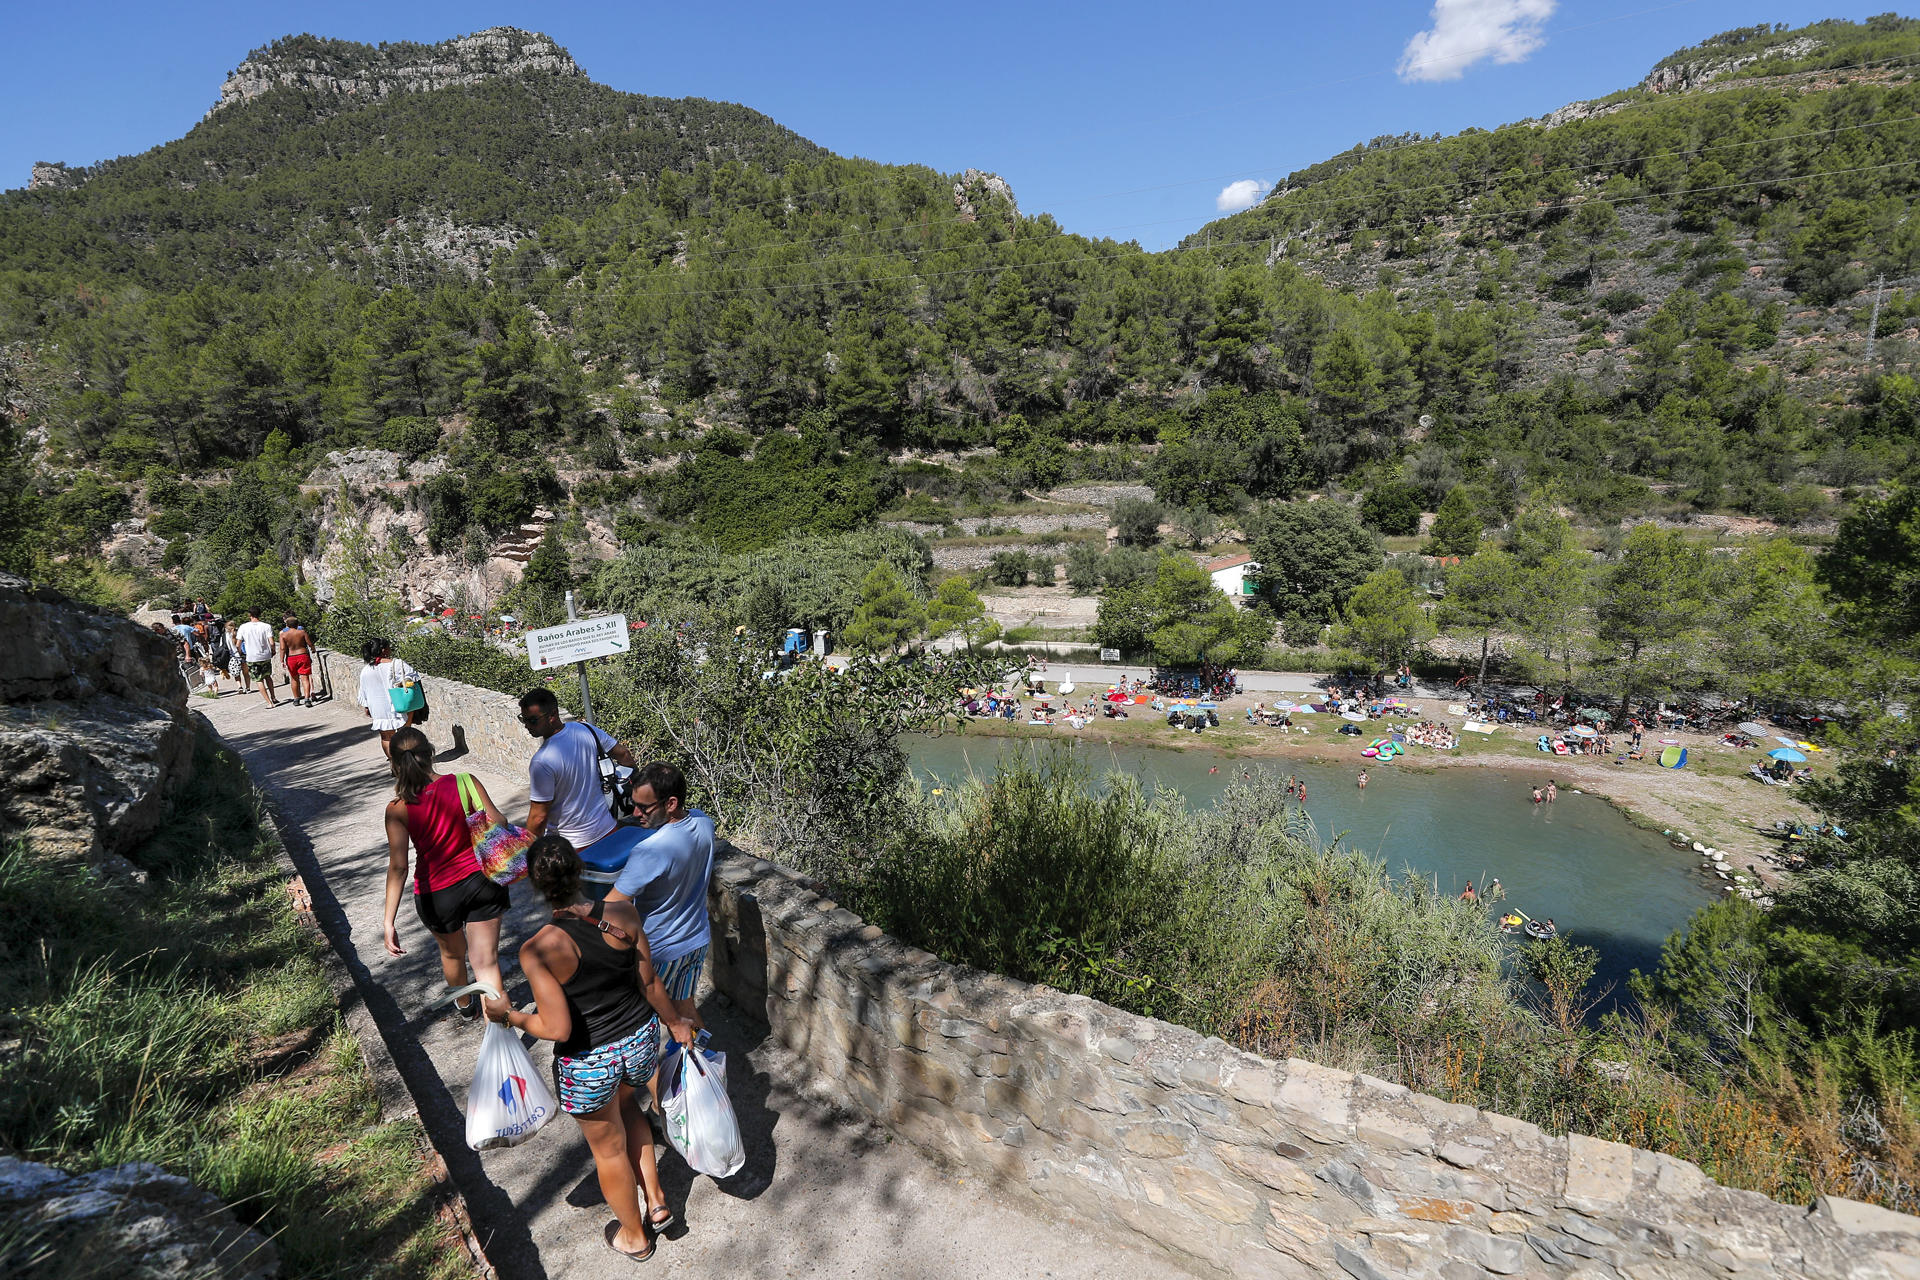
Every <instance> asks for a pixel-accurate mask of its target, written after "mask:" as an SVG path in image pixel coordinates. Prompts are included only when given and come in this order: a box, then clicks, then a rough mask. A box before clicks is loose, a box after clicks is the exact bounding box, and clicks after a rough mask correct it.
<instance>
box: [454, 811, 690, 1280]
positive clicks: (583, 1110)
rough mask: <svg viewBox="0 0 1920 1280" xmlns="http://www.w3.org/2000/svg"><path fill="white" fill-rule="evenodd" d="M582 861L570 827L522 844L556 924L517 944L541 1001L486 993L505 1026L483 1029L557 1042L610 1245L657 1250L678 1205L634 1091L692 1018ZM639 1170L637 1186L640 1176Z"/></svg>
mask: <svg viewBox="0 0 1920 1280" xmlns="http://www.w3.org/2000/svg"><path fill="white" fill-rule="evenodd" d="M580 872H581V865H580V857H579V855H578V854H576V853H575V852H574V850H573V846H572V845H571V844H569V843H567V841H566V838H565V837H563V836H551V835H550V836H542V837H541V838H540V839H538V840H536V841H534V842H533V846H532V847H531V848H529V849H528V850H527V877H528V879H529V880H531V881H532V883H533V887H534V888H536V889H538V890H539V891H540V894H541V896H542V897H544V898H545V899H546V900H547V904H548V905H549V906H551V907H552V908H553V923H552V924H550V925H548V926H547V927H546V928H544V929H542V930H540V932H538V933H536V934H534V935H533V936H532V937H531V938H528V939H527V940H526V941H525V942H524V943H522V944H521V946H520V970H521V972H522V973H524V974H526V976H527V983H528V985H530V986H531V987H532V988H533V997H534V1005H535V1008H534V1012H533V1013H531V1014H528V1013H521V1012H520V1011H518V1010H516V1009H515V1008H514V1007H513V1006H512V1005H510V1004H508V1003H507V1002H506V1001H505V1000H502V999H498V998H495V997H489V998H488V999H487V1000H486V1002H485V1007H486V1013H487V1017H488V1018H489V1019H491V1020H492V1021H493V1022H494V1023H496V1024H499V1026H497V1027H492V1028H489V1029H488V1034H489V1035H491V1034H492V1033H493V1032H494V1031H496V1030H499V1029H500V1028H501V1027H505V1028H509V1029H513V1030H521V1031H526V1032H528V1033H529V1034H531V1035H532V1036H534V1037H535V1038H537V1039H540V1040H552V1041H554V1047H553V1076H554V1083H555V1085H556V1086H558V1092H559V1094H560V1109H561V1110H563V1111H565V1112H566V1113H567V1114H568V1115H570V1116H572V1117H573V1118H574V1119H575V1120H577V1121H579V1123H580V1132H581V1133H582V1134H583V1135H584V1136H585V1137H586V1140H587V1145H588V1146H589V1147H591V1148H592V1149H593V1163H594V1167H595V1169H596V1170H597V1171H598V1173H599V1175H600V1190H601V1193H602V1194H603V1195H605V1196H606V1198H607V1204H608V1205H609V1206H610V1207H611V1208H612V1209H613V1212H614V1215H615V1217H616V1218H617V1219H618V1221H616V1222H609V1223H608V1224H607V1227H606V1232H605V1236H606V1241H607V1247H608V1248H610V1249H612V1250H613V1251H614V1252H616V1253H619V1254H622V1255H624V1256H626V1257H630V1258H634V1259H644V1258H649V1257H651V1256H653V1249H654V1242H653V1238H652V1237H653V1235H654V1234H657V1233H658V1232H660V1231H663V1230H665V1229H666V1228H667V1227H670V1226H672V1225H673V1210H672V1209H670V1208H668V1206H667V1194H666V1190H665V1189H664V1188H663V1187H662V1186H661V1185H660V1173H659V1168H658V1166H657V1164H656V1163H655V1161H654V1153H653V1128H652V1126H651V1125H649V1124H648V1123H647V1117H646V1115H645V1114H644V1113H643V1112H642V1111H641V1110H640V1105H639V1103H638V1102H637V1101H636V1100H635V1098H634V1090H635V1089H644V1088H646V1085H647V1081H648V1080H650V1079H652V1078H653V1073H654V1068H655V1065H656V1054H657V1052H658V1049H659V1043H660V1032H659V1024H660V1023H661V1022H664V1023H665V1024H666V1026H667V1029H668V1030H669V1031H670V1032H671V1033H672V1034H673V1038H674V1039H675V1040H676V1041H678V1042H679V1043H681V1044H691V1043H693V1034H694V1033H693V1023H692V1022H690V1021H688V1020H687V1019H686V1018H683V1017H681V1016H680V1014H679V1013H678V1012H677V1011H676V1010H675V1009H674V1007H673V1001H672V1000H671V999H670V998H669V997H668V995H667V991H666V988H665V987H663V986H662V985H661V983H660V975H659V974H658V973H656V972H655V971H654V967H653V959H652V956H651V955H650V954H649V953H648V951H647V939H646V935H645V934H644V933H643V932H642V931H641V928H640V913H639V912H638V911H637V910H635V909H634V906H633V904H632V903H630V902H624V901H620V900H618V899H615V900H612V901H607V902H594V901H590V900H589V899H588V898H587V896H586V895H585V894H584V893H582V892H581V891H580ZM643 993H644V994H643ZM648 1005H652V1007H653V1008H652V1010H649V1009H648V1007H647V1006H648ZM655 1011H657V1012H658V1014H659V1017H658V1019H656V1018H655ZM508 1038H509V1039H511V1038H512V1037H511V1036H509V1037H508ZM517 1043H518V1042H517V1041H516V1045H517ZM476 1081H478V1077H477V1076H476ZM514 1087H517V1086H514ZM471 1107H472V1103H471V1100H469V1112H470V1113H471ZM636 1170H638V1172H639V1175H640V1182H641V1184H643V1185H642V1187H636V1186H635V1184H634V1173H635V1171H636ZM642 1189H644V1191H645V1194H646V1199H647V1208H646V1215H645V1217H642V1216H641V1210H640V1192H641V1190H642Z"/></svg>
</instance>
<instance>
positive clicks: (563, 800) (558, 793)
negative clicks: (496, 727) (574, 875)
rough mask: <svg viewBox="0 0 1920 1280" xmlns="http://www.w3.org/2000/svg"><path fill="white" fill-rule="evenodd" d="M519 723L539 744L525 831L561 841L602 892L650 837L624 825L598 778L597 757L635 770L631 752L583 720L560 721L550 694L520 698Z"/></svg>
mask: <svg viewBox="0 0 1920 1280" xmlns="http://www.w3.org/2000/svg"><path fill="white" fill-rule="evenodd" d="M520 723H521V724H522V725H524V726H525V727H526V730H527V732H528V733H529V734H531V735H533V736H534V737H536V738H538V739H540V746H539V748H538V749H537V750H535V751H534V753H533V759H532V760H531V761H530V762H529V763H528V765H527V777H528V780H529V786H528V788H527V799H528V801H529V804H528V807H527V822H526V826H527V830H529V831H531V832H533V834H534V835H536V836H541V835H546V834H547V833H548V832H549V831H551V832H552V833H553V834H555V835H560V836H565V837H566V839H567V843H568V844H570V845H572V846H573V848H574V849H575V850H577V851H578V852H579V856H580V861H581V863H582V864H584V865H585V866H586V868H587V870H586V873H585V874H586V877H587V882H588V884H590V885H593V886H595V887H597V888H599V889H600V890H601V891H602V892H604V891H605V889H606V888H607V887H608V886H611V885H612V884H613V882H614V879H615V877H617V876H618V875H619V874H620V870H621V868H622V867H625V866H626V865H627V858H628V857H629V856H630V855H631V854H632V853H633V850H634V846H636V845H638V844H639V843H640V841H642V840H644V839H646V838H647V836H648V835H649V834H651V833H650V832H649V831H648V830H647V829H646V828H644V827H638V826H622V825H620V824H619V823H618V822H617V821H616V820H615V818H614V815H613V801H612V799H611V798H610V797H609V796H608V794H607V789H606V787H605V786H604V785H603V783H602V781H601V778H602V774H601V757H602V756H603V755H604V756H605V757H607V760H608V762H609V764H608V767H609V768H611V767H612V766H613V765H620V766H622V767H624V768H628V769H631V768H634V767H635V764H636V762H635V760H634V758H633V752H631V751H629V750H628V749H627V748H626V747H625V746H624V745H623V744H622V743H620V742H619V741H618V740H617V739H616V738H614V736H613V735H612V734H610V733H607V732H605V731H604V730H601V729H598V728H595V727H594V726H593V725H590V724H587V723H585V722H584V721H580V720H575V721H572V722H568V721H566V720H562V719H561V718H560V700H559V699H558V698H556V697H554V696H553V690H551V689H534V690H531V691H529V692H528V693H526V694H524V695H523V696H522V697H521V699H520Z"/></svg>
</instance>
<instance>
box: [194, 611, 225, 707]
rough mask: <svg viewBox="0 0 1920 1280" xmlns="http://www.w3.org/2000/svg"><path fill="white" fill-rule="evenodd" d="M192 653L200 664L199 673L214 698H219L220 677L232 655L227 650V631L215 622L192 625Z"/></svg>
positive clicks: (223, 673)
mask: <svg viewBox="0 0 1920 1280" xmlns="http://www.w3.org/2000/svg"><path fill="white" fill-rule="evenodd" d="M193 652H194V657H195V658H196V659H197V660H198V661H199V663H200V673H201V675H202V676H203V677H204V678H205V680H206V685H207V688H208V689H209V690H211V691H212V693H213V696H214V697H216V698H217V697H219V696H220V677H221V676H223V675H225V674H226V673H227V663H228V661H229V660H230V659H232V657H233V654H232V653H231V652H229V651H228V649H227V631H226V628H225V627H222V626H220V625H219V624H218V623H217V622H196V623H194V624H193Z"/></svg>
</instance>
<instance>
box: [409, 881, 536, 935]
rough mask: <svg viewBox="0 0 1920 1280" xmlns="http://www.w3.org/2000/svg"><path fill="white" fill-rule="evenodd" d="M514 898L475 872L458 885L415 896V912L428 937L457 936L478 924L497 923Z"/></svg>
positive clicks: (499, 886) (505, 887)
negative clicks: (432, 934) (431, 934)
mask: <svg viewBox="0 0 1920 1280" xmlns="http://www.w3.org/2000/svg"><path fill="white" fill-rule="evenodd" d="M512 901H513V899H512V895H510V894H509V893H508V892H507V886H505V885H503V884H495V883H494V882H493V881H491V880H489V879H487V878H486V876H484V875H482V874H481V873H480V872H478V871H476V872H474V873H473V874H472V875H470V876H468V877H467V878H466V879H465V880H462V881H461V882H460V883H458V884H450V885H448V886H447V887H446V888H444V889H434V890H431V891H429V892H427V893H416V894H414V895H413V909H414V910H415V911H418V912H419V913H420V923H421V924H423V925H425V926H427V931H428V932H429V933H458V932H460V928H461V926H462V925H467V924H472V923H473V922H474V921H475V920H498V919H499V918H500V917H501V916H503V915H505V914H506V913H507V907H508V906H509V905H511V903H512Z"/></svg>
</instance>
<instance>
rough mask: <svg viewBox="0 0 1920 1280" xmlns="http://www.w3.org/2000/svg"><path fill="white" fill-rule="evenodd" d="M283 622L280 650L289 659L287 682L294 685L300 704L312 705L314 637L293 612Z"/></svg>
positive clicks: (295, 694) (296, 700)
mask: <svg viewBox="0 0 1920 1280" xmlns="http://www.w3.org/2000/svg"><path fill="white" fill-rule="evenodd" d="M282 622H283V623H284V626H283V628H282V630H281V632H280V652H281V654H282V655H283V656H284V657H285V658H286V660H287V683H288V684H290V685H292V686H293V700H294V701H295V702H296V703H298V704H299V705H300V706H303V707H310V706H312V705H313V638H312V637H311V636H309V635H308V634H307V629H306V628H305V627H303V626H301V625H300V619H298V618H296V617H294V616H293V615H292V614H288V615H287V617H286V618H284V619H282Z"/></svg>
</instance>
